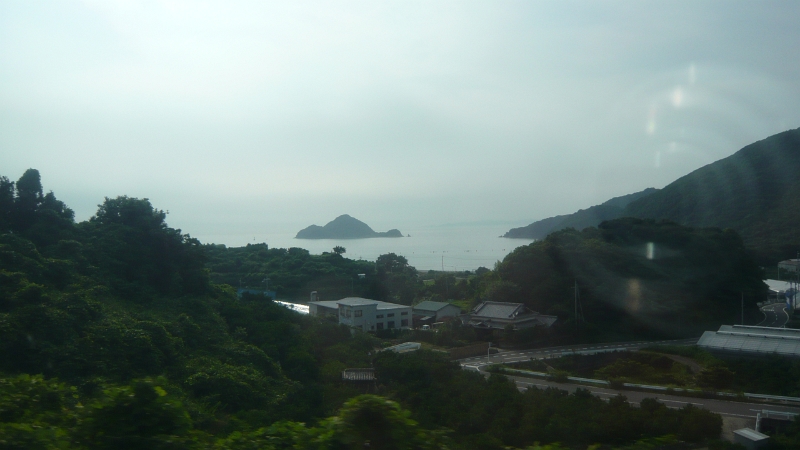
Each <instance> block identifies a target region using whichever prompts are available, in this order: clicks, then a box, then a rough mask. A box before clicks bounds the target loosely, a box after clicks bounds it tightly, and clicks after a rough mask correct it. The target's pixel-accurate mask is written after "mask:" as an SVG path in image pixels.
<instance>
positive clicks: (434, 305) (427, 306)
mask: <svg viewBox="0 0 800 450" xmlns="http://www.w3.org/2000/svg"><path fill="white" fill-rule="evenodd" d="M447 305H450V303H446V302H432V301H428V300H426V301H424V302H421V303H420V304H418V305H414V309H422V310H425V311H439V310H440V309H442V308H444V307H445V306H447ZM453 306H455V305H453Z"/></svg>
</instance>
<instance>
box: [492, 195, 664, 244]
mask: <svg viewBox="0 0 800 450" xmlns="http://www.w3.org/2000/svg"><path fill="white" fill-rule="evenodd" d="M656 191H657V189H654V188H647V189H645V190H643V191H641V192H636V193H633V194H628V195H622V196H619V197H614V198H612V199H611V200H608V201H606V202H603V203H602V204H599V205H595V206H592V207H589V208H586V209H581V210H578V211H577V212H574V213H572V214H564V215H562V216H555V217H549V218H547V219H542V220H537V221H536V222H533V223H532V224H530V225H527V226H524V227H520V228H512V229H511V230H509V231H508V232H507V233H506V234H504V235H503V237H505V238H517V239H544V238H545V237H546V236H547V235H548V234H550V233H552V232H554V231H559V230H563V229H565V228H575V229H576V230H582V229H584V228H587V227H596V226H597V225H600V223H601V222H604V221H606V220H613V219H617V218H620V217H622V216H623V211H624V210H625V207H626V206H628V204H629V203H630V202H632V201H634V200H638V199H640V198H643V197H646V196H648V195H650V194H652V193H653V192H656Z"/></svg>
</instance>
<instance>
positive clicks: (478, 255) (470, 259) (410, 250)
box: [201, 224, 533, 272]
mask: <svg viewBox="0 0 800 450" xmlns="http://www.w3.org/2000/svg"><path fill="white" fill-rule="evenodd" d="M509 228H511V227H510V226H508V225H505V224H504V225H464V226H458V225H439V226H429V227H418V228H416V229H409V230H403V232H404V233H408V234H407V235H404V236H405V237H402V238H370V239H295V237H294V236H295V234H296V233H297V232H296V231H294V232H285V233H280V232H277V233H265V234H260V235H259V236H258V238H257V239H256V238H253V242H251V243H261V242H264V243H266V244H267V245H268V246H269V247H270V248H291V247H300V248H304V249H306V250H308V251H309V252H310V253H311V254H314V255H319V254H321V253H322V252H330V251H332V250H333V248H334V247H336V246H342V247H344V248H345V249H346V252H345V254H344V256H345V257H346V258H350V259H364V260H368V261H375V260H376V259H377V258H378V256H380V255H383V254H387V253H395V254H397V255H401V256H404V257H405V258H406V259H407V260H408V263H409V265H411V266H413V267H415V268H417V269H418V270H425V271H427V270H437V271H439V270H443V271H447V272H461V271H467V270H468V271H474V270H475V269H477V268H479V267H486V268H487V269H492V268H494V265H495V263H496V262H497V261H502V260H503V258H505V257H506V255H508V254H509V253H511V251H513V250H514V249H515V248H517V247H519V246H522V245H528V244H530V243H531V242H533V240H532V239H508V238H502V237H500V236H502V235H503V234H504V233H505V232H506V231H508V230H509ZM230 238H231V236H228V239H225V238H223V237H222V236H218V237H216V239H215V237H211V236H209V237H207V238H206V239H203V238H201V241H204V242H217V243H225V242H226V241H228V242H230V241H235V242H236V243H237V244H238V245H242V244H241V242H242V239H241V237H238V236H237V237H235V238H234V239H230ZM248 241H249V239H248Z"/></svg>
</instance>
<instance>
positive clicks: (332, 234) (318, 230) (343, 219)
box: [295, 214, 403, 239]
mask: <svg viewBox="0 0 800 450" xmlns="http://www.w3.org/2000/svg"><path fill="white" fill-rule="evenodd" d="M381 237H390V238H396V237H403V233H401V232H400V230H397V229H392V230H389V231H385V232H378V231H375V230H373V229H372V228H370V226H369V225H367V224H365V223H364V222H362V221H360V220H358V219H356V218H354V217H351V216H349V215H347V214H343V215H341V216H339V217H337V218H335V219H333V220H332V221H330V222H328V224H327V225H325V226H324V227H321V226H319V225H311V226H309V227H307V228H304V229H302V230H300V231H298V232H297V236H295V239H366V238H381Z"/></svg>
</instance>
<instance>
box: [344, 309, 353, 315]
mask: <svg viewBox="0 0 800 450" xmlns="http://www.w3.org/2000/svg"><path fill="white" fill-rule="evenodd" d="M352 314H353V313H352V312H351V311H350V310H349V309H348V310H347V313H346V314H345V315H346V316H347V317H350V316H351V315H352Z"/></svg>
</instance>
